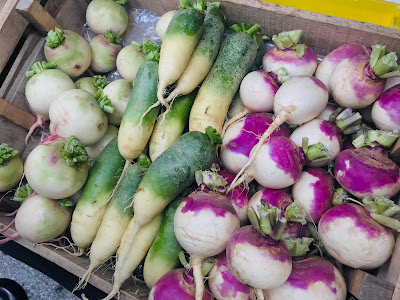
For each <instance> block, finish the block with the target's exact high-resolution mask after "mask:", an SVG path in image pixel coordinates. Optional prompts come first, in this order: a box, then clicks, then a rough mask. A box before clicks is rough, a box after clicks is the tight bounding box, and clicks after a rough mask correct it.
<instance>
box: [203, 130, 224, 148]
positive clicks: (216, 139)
mask: <svg viewBox="0 0 400 300" xmlns="http://www.w3.org/2000/svg"><path fill="white" fill-rule="evenodd" d="M206 135H207V136H208V138H209V139H210V141H211V143H212V144H213V145H221V144H222V137H221V135H220V134H219V132H218V131H217V130H216V129H214V128H212V127H211V126H208V127H207V128H206Z"/></svg>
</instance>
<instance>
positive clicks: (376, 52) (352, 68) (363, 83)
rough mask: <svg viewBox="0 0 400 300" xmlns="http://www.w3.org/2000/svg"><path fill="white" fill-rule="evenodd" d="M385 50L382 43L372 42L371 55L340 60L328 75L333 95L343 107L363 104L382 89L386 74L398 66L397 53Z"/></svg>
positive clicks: (365, 105)
mask: <svg viewBox="0 0 400 300" xmlns="http://www.w3.org/2000/svg"><path fill="white" fill-rule="evenodd" d="M384 54H385V47H384V46H382V45H375V46H372V53H371V55H370V57H368V56H366V55H357V56H354V57H351V58H346V59H344V60H342V61H341V62H340V63H339V64H338V65H337V66H336V67H335V69H334V70H333V72H332V75H331V77H330V78H329V89H330V91H331V92H332V97H333V99H335V101H336V102H337V103H338V104H339V105H340V106H343V107H349V108H363V107H367V106H368V105H370V104H371V103H373V102H374V101H375V100H376V99H377V98H378V97H379V95H380V94H381V93H382V92H383V89H384V87H385V83H386V79H384V78H387V76H390V72H391V71H393V70H394V69H395V68H396V66H397V62H396V61H397V56H396V53H394V52H391V53H389V54H387V55H384Z"/></svg>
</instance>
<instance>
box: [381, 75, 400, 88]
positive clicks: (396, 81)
mask: <svg viewBox="0 0 400 300" xmlns="http://www.w3.org/2000/svg"><path fill="white" fill-rule="evenodd" d="M398 84H400V76H396V77H390V78H388V79H386V85H385V88H384V89H383V91H386V90H388V89H390V88H391V87H392V86H395V85H398Z"/></svg>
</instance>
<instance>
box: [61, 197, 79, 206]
mask: <svg viewBox="0 0 400 300" xmlns="http://www.w3.org/2000/svg"><path fill="white" fill-rule="evenodd" d="M59 203H60V205H61V206H62V207H65V208H70V207H74V206H75V203H74V201H72V200H70V199H68V198H67V199H62V200H60V201H59Z"/></svg>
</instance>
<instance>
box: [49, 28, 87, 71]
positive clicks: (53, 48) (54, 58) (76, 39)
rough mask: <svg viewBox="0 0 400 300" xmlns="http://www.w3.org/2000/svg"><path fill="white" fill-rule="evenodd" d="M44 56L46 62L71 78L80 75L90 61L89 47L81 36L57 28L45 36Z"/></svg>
mask: <svg viewBox="0 0 400 300" xmlns="http://www.w3.org/2000/svg"><path fill="white" fill-rule="evenodd" d="M44 55H45V57H46V60H47V61H51V62H54V63H55V64H56V65H57V69H60V70H61V71H63V72H65V73H66V74H68V75H69V76H71V77H77V76H79V75H82V74H83V73H84V72H85V71H86V70H87V69H88V68H89V65H90V61H91V59H92V52H91V51H90V46H89V44H88V42H87V41H86V40H85V39H84V38H83V37H82V36H80V35H79V34H77V33H75V32H73V31H70V30H61V29H60V28H57V27H56V28H55V29H54V31H53V30H51V31H50V32H49V33H48V34H47V36H46V45H45V46H44Z"/></svg>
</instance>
